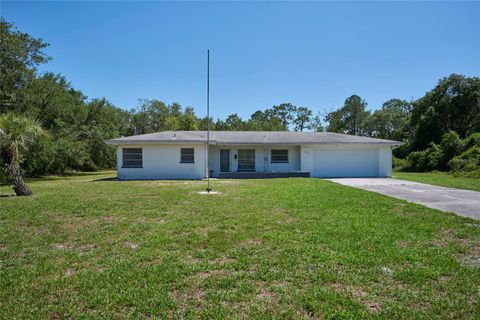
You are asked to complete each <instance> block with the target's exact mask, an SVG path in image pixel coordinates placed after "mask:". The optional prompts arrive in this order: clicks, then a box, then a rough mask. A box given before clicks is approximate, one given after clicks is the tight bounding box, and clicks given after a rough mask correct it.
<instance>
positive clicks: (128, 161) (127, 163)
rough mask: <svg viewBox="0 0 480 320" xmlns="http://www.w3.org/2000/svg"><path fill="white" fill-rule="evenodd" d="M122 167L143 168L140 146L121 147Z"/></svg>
mask: <svg viewBox="0 0 480 320" xmlns="http://www.w3.org/2000/svg"><path fill="white" fill-rule="evenodd" d="M122 150H123V154H122V168H143V154H142V148H123V149H122Z"/></svg>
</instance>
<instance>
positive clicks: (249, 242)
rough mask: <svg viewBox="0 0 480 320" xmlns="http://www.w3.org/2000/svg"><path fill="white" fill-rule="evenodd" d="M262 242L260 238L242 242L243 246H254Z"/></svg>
mask: <svg viewBox="0 0 480 320" xmlns="http://www.w3.org/2000/svg"><path fill="white" fill-rule="evenodd" d="M261 244H262V240H260V239H248V240H246V241H244V242H243V243H242V246H244V247H255V246H259V245H261Z"/></svg>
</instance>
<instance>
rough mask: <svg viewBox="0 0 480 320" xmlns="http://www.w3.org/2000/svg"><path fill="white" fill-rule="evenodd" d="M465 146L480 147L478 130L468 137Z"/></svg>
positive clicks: (467, 147)
mask: <svg viewBox="0 0 480 320" xmlns="http://www.w3.org/2000/svg"><path fill="white" fill-rule="evenodd" d="M464 145H465V146H464V148H465V149H470V148H471V147H475V146H478V147H480V132H476V133H474V134H472V135H471V136H469V137H467V138H466V139H465V142H464Z"/></svg>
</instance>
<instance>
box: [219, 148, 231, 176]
mask: <svg viewBox="0 0 480 320" xmlns="http://www.w3.org/2000/svg"><path fill="white" fill-rule="evenodd" d="M220 172H230V150H220Z"/></svg>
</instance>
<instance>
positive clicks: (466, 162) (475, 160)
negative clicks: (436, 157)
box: [448, 146, 480, 171]
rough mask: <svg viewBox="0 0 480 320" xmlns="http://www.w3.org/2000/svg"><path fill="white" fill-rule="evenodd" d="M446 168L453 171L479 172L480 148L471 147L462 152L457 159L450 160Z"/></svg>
mask: <svg viewBox="0 0 480 320" xmlns="http://www.w3.org/2000/svg"><path fill="white" fill-rule="evenodd" d="M448 166H449V167H450V169H451V170H453V171H476V170H480V146H473V147H471V148H470V149H467V150H466V151H464V152H462V154H461V155H459V156H458V157H455V158H453V159H451V160H450V161H449V162H448Z"/></svg>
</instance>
